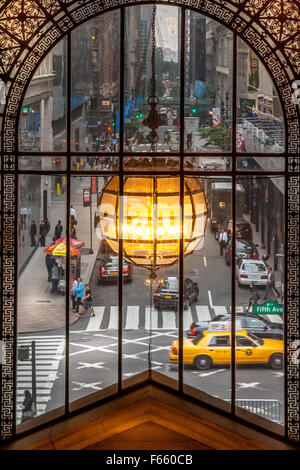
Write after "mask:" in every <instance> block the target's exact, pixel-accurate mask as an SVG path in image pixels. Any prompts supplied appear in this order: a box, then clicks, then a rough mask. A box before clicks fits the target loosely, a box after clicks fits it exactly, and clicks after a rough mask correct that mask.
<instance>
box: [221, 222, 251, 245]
mask: <svg viewBox="0 0 300 470" xmlns="http://www.w3.org/2000/svg"><path fill="white" fill-rule="evenodd" d="M225 230H226V232H227V238H228V240H230V239H231V234H232V218H231V217H227V220H226V226H225ZM235 234H236V239H237V238H242V239H244V240H250V241H252V240H253V232H252V228H251V225H250V224H249V222H247V220H245V219H243V218H237V219H236V228H235Z"/></svg>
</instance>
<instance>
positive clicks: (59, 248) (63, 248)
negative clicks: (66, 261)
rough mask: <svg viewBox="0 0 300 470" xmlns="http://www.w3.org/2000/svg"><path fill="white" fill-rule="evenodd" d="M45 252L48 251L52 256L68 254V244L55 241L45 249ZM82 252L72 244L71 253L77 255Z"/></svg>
mask: <svg viewBox="0 0 300 470" xmlns="http://www.w3.org/2000/svg"><path fill="white" fill-rule="evenodd" d="M44 253H48V254H50V255H52V256H67V245H66V244H65V243H53V245H50V246H48V248H45V249H44ZM79 254H80V252H79V251H78V250H77V248H74V247H73V246H72V245H70V255H71V256H76V255H79Z"/></svg>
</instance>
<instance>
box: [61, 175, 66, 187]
mask: <svg viewBox="0 0 300 470" xmlns="http://www.w3.org/2000/svg"><path fill="white" fill-rule="evenodd" d="M62 185H63V186H65V185H66V177H65V176H63V177H62Z"/></svg>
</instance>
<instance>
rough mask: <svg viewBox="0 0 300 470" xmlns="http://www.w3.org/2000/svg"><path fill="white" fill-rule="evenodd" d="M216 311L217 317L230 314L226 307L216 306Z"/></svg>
mask: <svg viewBox="0 0 300 470" xmlns="http://www.w3.org/2000/svg"><path fill="white" fill-rule="evenodd" d="M214 310H215V314H216V316H217V315H223V314H224V313H228V312H227V308H226V307H225V305H214Z"/></svg>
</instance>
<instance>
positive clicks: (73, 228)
mask: <svg viewBox="0 0 300 470" xmlns="http://www.w3.org/2000/svg"><path fill="white" fill-rule="evenodd" d="M70 237H71V238H73V239H74V238H76V230H75V227H72V228H71V233H70Z"/></svg>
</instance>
